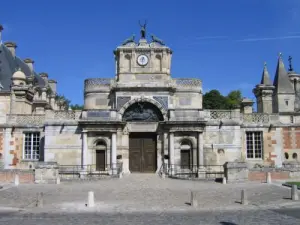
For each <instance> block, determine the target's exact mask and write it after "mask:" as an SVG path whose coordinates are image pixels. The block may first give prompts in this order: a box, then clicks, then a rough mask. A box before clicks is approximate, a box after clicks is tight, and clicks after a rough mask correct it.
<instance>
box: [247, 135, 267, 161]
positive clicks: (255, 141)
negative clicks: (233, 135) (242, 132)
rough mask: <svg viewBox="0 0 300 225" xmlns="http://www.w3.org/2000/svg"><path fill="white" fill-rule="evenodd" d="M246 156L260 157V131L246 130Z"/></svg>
mask: <svg viewBox="0 0 300 225" xmlns="http://www.w3.org/2000/svg"><path fill="white" fill-rule="evenodd" d="M246 144H247V158H248V159H262V156H263V137H262V132H261V131H253V132H246Z"/></svg>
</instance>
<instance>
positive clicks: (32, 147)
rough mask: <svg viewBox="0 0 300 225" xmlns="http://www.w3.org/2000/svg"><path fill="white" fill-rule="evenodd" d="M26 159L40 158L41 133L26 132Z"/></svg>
mask: <svg viewBox="0 0 300 225" xmlns="http://www.w3.org/2000/svg"><path fill="white" fill-rule="evenodd" d="M24 137H25V138H24V153H23V154H24V159H27V160H38V159H39V157H40V133H25V135H24Z"/></svg>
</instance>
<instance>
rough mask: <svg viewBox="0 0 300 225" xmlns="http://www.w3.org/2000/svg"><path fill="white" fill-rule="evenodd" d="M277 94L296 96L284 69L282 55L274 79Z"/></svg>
mask: <svg viewBox="0 0 300 225" xmlns="http://www.w3.org/2000/svg"><path fill="white" fill-rule="evenodd" d="M273 85H274V86H275V92H276V93H282V94H294V93H295V91H294V88H293V86H292V84H291V82H290V80H289V77H288V74H287V72H286V70H285V68H284V64H283V60H282V55H281V54H280V56H279V59H278V63H277V69H276V74H275V79H274V84H273Z"/></svg>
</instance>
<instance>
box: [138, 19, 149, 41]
mask: <svg viewBox="0 0 300 225" xmlns="http://www.w3.org/2000/svg"><path fill="white" fill-rule="evenodd" d="M139 24H140V27H141V39H146V25H147V20H145V23H144V24H141V22H140V21H139Z"/></svg>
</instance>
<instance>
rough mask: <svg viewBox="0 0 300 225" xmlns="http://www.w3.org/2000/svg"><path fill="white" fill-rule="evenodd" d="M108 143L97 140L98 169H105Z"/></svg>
mask: <svg viewBox="0 0 300 225" xmlns="http://www.w3.org/2000/svg"><path fill="white" fill-rule="evenodd" d="M106 150H107V145H106V142H105V141H103V140H99V141H97V142H96V171H105V167H106Z"/></svg>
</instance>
